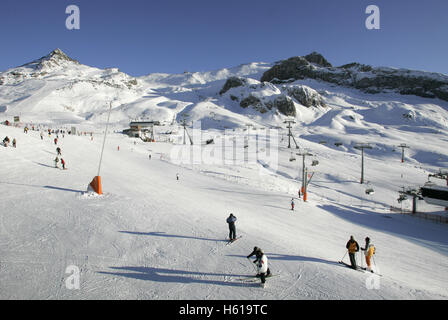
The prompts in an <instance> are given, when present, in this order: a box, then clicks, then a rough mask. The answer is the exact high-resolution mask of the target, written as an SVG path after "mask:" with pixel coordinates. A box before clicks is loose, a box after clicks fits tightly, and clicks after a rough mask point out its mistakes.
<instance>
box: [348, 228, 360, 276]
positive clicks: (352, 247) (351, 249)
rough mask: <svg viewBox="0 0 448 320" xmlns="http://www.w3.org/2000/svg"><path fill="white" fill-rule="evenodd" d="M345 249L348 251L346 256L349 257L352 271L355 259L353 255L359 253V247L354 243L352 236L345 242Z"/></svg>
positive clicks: (354, 266)
mask: <svg viewBox="0 0 448 320" xmlns="http://www.w3.org/2000/svg"><path fill="white" fill-rule="evenodd" d="M345 247H346V248H347V250H348V255H349V257H350V263H351V265H352V269H356V258H355V254H356V252H358V251H359V245H358V242H356V240H355V238H354V237H353V236H350V240H349V241H348V242H347V244H346V245H345Z"/></svg>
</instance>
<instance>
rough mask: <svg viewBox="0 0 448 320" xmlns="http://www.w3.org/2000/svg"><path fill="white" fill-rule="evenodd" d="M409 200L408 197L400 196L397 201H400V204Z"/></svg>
mask: <svg viewBox="0 0 448 320" xmlns="http://www.w3.org/2000/svg"><path fill="white" fill-rule="evenodd" d="M407 199H408V197H406V195H404V194H400V196H399V197H398V199H397V201H398V203H401V202H402V201H404V200H407Z"/></svg>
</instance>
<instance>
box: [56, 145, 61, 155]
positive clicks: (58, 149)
mask: <svg viewBox="0 0 448 320" xmlns="http://www.w3.org/2000/svg"><path fill="white" fill-rule="evenodd" d="M56 152H57V153H58V156H60V155H61V148H59V147H57V148H56Z"/></svg>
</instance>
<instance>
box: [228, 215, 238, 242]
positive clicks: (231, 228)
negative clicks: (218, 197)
mask: <svg viewBox="0 0 448 320" xmlns="http://www.w3.org/2000/svg"><path fill="white" fill-rule="evenodd" d="M235 221H236V217H235V216H234V215H233V213H231V214H230V216H229V217H228V218H227V220H226V222H227V223H228V224H229V240H230V241H235V240H236V228H235Z"/></svg>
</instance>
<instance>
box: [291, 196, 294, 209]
mask: <svg viewBox="0 0 448 320" xmlns="http://www.w3.org/2000/svg"><path fill="white" fill-rule="evenodd" d="M291 210H293V211H294V198H292V199H291Z"/></svg>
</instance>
